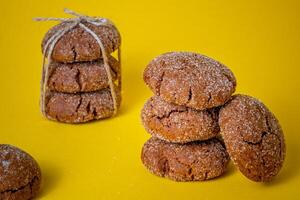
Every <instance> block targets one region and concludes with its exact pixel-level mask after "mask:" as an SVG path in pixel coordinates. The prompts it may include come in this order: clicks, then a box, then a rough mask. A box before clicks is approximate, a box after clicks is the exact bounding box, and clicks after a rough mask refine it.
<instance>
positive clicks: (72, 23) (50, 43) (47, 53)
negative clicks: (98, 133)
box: [34, 9, 121, 116]
mask: <svg viewBox="0 0 300 200" xmlns="http://www.w3.org/2000/svg"><path fill="white" fill-rule="evenodd" d="M64 12H65V13H67V14H70V15H73V16H75V17H74V18H56V17H47V18H41V17H38V18H34V20H35V21H60V22H65V23H66V22H67V23H69V24H67V23H66V24H67V25H66V26H64V27H63V29H62V30H59V31H57V32H56V33H55V34H53V35H52V36H51V37H50V38H49V39H48V40H47V42H46V44H45V46H44V48H43V55H44V57H43V67H42V69H43V73H42V81H41V111H42V113H43V114H44V115H45V116H46V103H45V102H46V90H47V83H48V78H49V77H48V76H49V63H50V62H51V56H52V53H53V50H54V47H55V45H56V43H57V42H58V41H59V39H60V38H62V37H63V36H64V35H65V34H66V33H67V32H69V31H70V30H72V29H73V28H75V27H76V26H77V25H79V26H80V27H81V28H83V29H84V30H85V31H86V32H88V33H89V34H90V35H91V36H92V37H93V38H94V39H95V40H96V42H97V43H98V45H99V47H100V50H101V53H102V57H103V63H104V68H105V71H106V75H107V78H108V84H109V88H110V93H111V96H112V100H113V107H114V112H113V114H114V115H115V114H116V112H117V109H118V106H117V95H116V91H115V87H114V82H113V78H112V74H111V70H110V66H109V63H108V62H109V61H108V56H107V52H106V49H105V47H104V44H103V42H102V40H101V38H99V37H98V36H97V34H96V33H95V32H94V31H93V30H91V29H90V28H88V27H87V26H85V25H84V24H83V22H87V23H90V24H93V25H95V26H110V25H113V26H114V24H113V23H112V22H111V21H110V20H108V19H105V18H99V17H89V16H86V15H82V14H79V13H77V12H75V11H72V10H69V9H64ZM46 58H47V61H48V62H47V63H46ZM120 59H121V50H120V47H119V48H118V61H119V64H120V72H121V60H120ZM120 72H119V74H117V77H118V79H117V80H118V87H119V89H121V76H120Z"/></svg>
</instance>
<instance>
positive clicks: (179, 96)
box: [144, 52, 236, 110]
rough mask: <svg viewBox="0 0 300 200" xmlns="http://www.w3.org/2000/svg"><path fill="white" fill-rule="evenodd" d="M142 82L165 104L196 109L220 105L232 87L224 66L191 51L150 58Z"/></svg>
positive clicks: (228, 96)
mask: <svg viewBox="0 0 300 200" xmlns="http://www.w3.org/2000/svg"><path fill="white" fill-rule="evenodd" d="M144 81H145V82H146V84H147V85H148V86H149V87H150V89H151V90H152V91H153V92H154V93H155V94H156V95H157V96H161V97H162V98H163V99H164V100H165V101H168V102H170V103H174V104H178V105H183V106H187V107H191V108H195V109H199V110H203V109H207V108H212V107H216V106H220V105H223V104H224V103H225V102H226V101H228V100H229V99H230V97H231V94H232V93H233V92H234V91H235V86H236V80H235V77H234V75H233V73H232V72H231V71H230V70H229V69H228V68H227V67H225V66H224V65H223V64H221V63H219V62H217V61H215V60H213V59H211V58H208V57H206V56H203V55H200V54H196V53H191V52H171V53H165V54H162V55H160V56H158V57H156V58H154V59H153V60H152V61H151V62H150V63H149V64H148V66H147V67H146V69H145V71H144Z"/></svg>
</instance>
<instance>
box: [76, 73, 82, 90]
mask: <svg viewBox="0 0 300 200" xmlns="http://www.w3.org/2000/svg"><path fill="white" fill-rule="evenodd" d="M80 73H81V72H80V70H79V69H78V68H77V72H76V75H75V80H76V82H77V84H78V87H79V91H81V89H82V84H81V82H80Z"/></svg>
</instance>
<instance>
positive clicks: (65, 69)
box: [48, 56, 119, 93]
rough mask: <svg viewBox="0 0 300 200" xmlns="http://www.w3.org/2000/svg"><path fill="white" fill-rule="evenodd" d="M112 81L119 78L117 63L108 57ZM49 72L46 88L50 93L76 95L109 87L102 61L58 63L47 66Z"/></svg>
mask: <svg viewBox="0 0 300 200" xmlns="http://www.w3.org/2000/svg"><path fill="white" fill-rule="evenodd" d="M109 65H110V67H111V75H112V78H113V80H116V79H117V76H119V62H118V61H117V60H116V59H115V58H114V57H112V56H110V57H109ZM49 70H50V72H51V74H50V76H49V80H48V87H49V89H50V90H51V91H57V92H66V93H76V92H93V91H96V90H101V89H104V88H108V87H109V83H108V78H107V73H106V70H105V68H104V64H103V60H99V61H95V62H77V63H58V62H51V63H50V64H49Z"/></svg>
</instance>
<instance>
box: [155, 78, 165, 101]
mask: <svg viewBox="0 0 300 200" xmlns="http://www.w3.org/2000/svg"><path fill="white" fill-rule="evenodd" d="M164 77H165V72H163V73H162V75H161V76H160V78H159V80H158V85H157V87H156V91H157V93H158V96H159V95H160V91H161V86H162V82H163V80H164Z"/></svg>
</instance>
